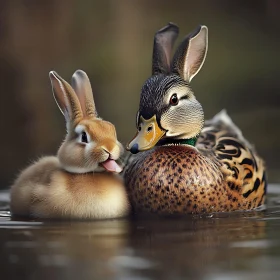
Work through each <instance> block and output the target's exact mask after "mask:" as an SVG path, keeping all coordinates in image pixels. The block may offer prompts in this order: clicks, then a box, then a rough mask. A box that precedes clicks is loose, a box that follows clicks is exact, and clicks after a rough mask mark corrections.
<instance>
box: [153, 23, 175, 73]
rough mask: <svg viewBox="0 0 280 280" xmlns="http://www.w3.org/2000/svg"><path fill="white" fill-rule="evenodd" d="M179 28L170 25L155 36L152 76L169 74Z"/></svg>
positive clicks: (172, 24)
mask: <svg viewBox="0 0 280 280" xmlns="http://www.w3.org/2000/svg"><path fill="white" fill-rule="evenodd" d="M178 34H179V28H178V26H176V25H175V24H174V23H169V24H168V25H166V26H165V27H163V28H162V29H160V30H159V31H157V33H156V34H155V37H154V50H153V65H152V74H153V75H157V74H168V73H169V72H170V63H171V52H172V48H173V45H174V42H175V40H176V39H177V37H178Z"/></svg>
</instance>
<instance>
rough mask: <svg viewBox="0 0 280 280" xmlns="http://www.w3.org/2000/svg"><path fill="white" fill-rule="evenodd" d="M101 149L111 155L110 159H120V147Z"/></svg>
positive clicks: (104, 147) (103, 147)
mask: <svg viewBox="0 0 280 280" xmlns="http://www.w3.org/2000/svg"><path fill="white" fill-rule="evenodd" d="M101 148H102V150H103V151H105V152H106V153H107V154H109V158H110V159H116V158H118V157H119V154H120V150H119V148H118V146H116V145H115V144H114V145H113V146H112V147H108V146H102V147H101Z"/></svg>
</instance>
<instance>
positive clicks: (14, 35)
mask: <svg viewBox="0 0 280 280" xmlns="http://www.w3.org/2000/svg"><path fill="white" fill-rule="evenodd" d="M279 10H280V1H277V0H266V1H265V0H263V1H258V0H250V1H249V0H247V1H243V0H235V1H226V0H212V1H198V0H197V1H187V0H184V1H162V0H154V1H148V0H146V1H137V0H134V1H129V0H127V1H125V0H118V1H117V0H115V1H114V0H103V1H102V2H100V1H74V0H41V1H37V0H22V1H16V0H15V1H8V0H1V1H0V73H1V75H0V87H1V88H0V89H1V95H0V118H1V126H0V131H1V140H0V144H1V149H0V153H1V154H0V155H1V168H0V172H1V173H0V186H1V187H2V188H5V187H8V186H9V185H10V184H11V183H12V181H13V180H14V178H15V176H16V174H17V173H18V172H19V171H20V170H21V169H22V168H24V167H25V166H26V165H27V164H29V163H30V162H32V160H34V159H37V158H38V157H39V156H42V155H48V154H55V153H56V151H57V149H58V147H59V145H60V143H61V141H62V139H63V138H64V135H65V124H64V118H63V116H62V115H61V113H60V111H59V110H58V108H57V106H56V104H55V102H54V100H53V97H52V92H51V86H50V82H49V78H48V73H49V71H50V70H56V71H57V72H58V73H59V74H60V75H61V76H62V77H63V78H65V79H66V80H68V81H69V80H70V78H71V75H72V74H73V72H74V71H75V70H76V69H78V68H80V69H83V70H85V71H86V72H87V73H88V75H89V77H90V79H91V81H92V86H93V90H94V96H95V101H96V104H97V109H98V111H99V114H100V115H101V116H102V117H103V118H104V119H106V120H109V121H111V122H113V123H114V124H115V125H116V127H117V132H118V137H119V139H120V140H121V141H122V142H123V143H126V142H127V141H129V140H130V139H131V138H132V137H133V135H134V133H135V114H136V111H137V107H138V102H139V93H140V89H141V86H142V84H143V82H144V81H145V79H146V78H148V77H149V75H150V74H151V56H152V45H153V36H154V33H155V32H156V31H157V30H158V29H159V28H161V27H163V26H164V25H166V24H167V23H168V22H169V21H172V22H175V23H177V24H178V25H179V27H180V31H181V33H180V38H179V40H181V39H182V38H183V37H184V36H185V35H186V34H188V33H189V32H190V31H192V30H193V29H194V28H195V27H196V26H197V25H198V24H205V25H207V26H208V28H209V51H208V56H207V59H206V62H205V64H204V67H203V68H202V70H201V72H200V73H199V74H198V75H197V76H196V77H195V78H194V81H193V82H192V87H193V89H194V92H195V94H196V97H197V99H198V100H199V101H200V102H201V103H202V105H203V107H204V111H205V116H206V118H211V117H212V116H213V115H214V114H215V113H217V112H219V111H220V110H221V109H223V108H226V109H227V111H228V113H229V114H230V116H231V117H232V118H233V120H234V122H235V123H236V124H237V125H238V126H239V127H240V128H241V129H242V131H243V132H244V134H245V136H246V137H247V138H248V140H249V141H251V142H252V143H253V144H254V145H255V146H256V147H257V149H258V152H259V154H260V155H262V156H263V157H264V158H265V160H266V162H267V167H268V176H269V181H270V182H280V173H279V172H280V168H279V165H280V164H279V159H278V157H279V155H280V142H279V136H280V131H279V120H280V74H279V72H280V71H279V67H280V55H279V51H280V21H279ZM179 40H178V42H179Z"/></svg>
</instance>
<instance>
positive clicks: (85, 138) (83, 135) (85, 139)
mask: <svg viewBox="0 0 280 280" xmlns="http://www.w3.org/2000/svg"><path fill="white" fill-rule="evenodd" d="M81 140H82V142H83V143H88V138H87V134H86V132H84V131H83V132H82V139H81Z"/></svg>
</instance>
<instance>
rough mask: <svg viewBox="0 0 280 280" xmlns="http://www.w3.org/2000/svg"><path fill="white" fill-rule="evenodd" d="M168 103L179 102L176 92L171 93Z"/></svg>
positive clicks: (174, 103) (173, 104)
mask: <svg viewBox="0 0 280 280" xmlns="http://www.w3.org/2000/svg"><path fill="white" fill-rule="evenodd" d="M169 103H170V105H172V106H175V105H177V104H178V103H179V98H178V96H177V93H174V94H172V96H171V97H170V100H169Z"/></svg>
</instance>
